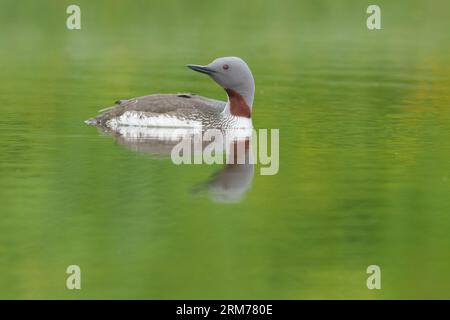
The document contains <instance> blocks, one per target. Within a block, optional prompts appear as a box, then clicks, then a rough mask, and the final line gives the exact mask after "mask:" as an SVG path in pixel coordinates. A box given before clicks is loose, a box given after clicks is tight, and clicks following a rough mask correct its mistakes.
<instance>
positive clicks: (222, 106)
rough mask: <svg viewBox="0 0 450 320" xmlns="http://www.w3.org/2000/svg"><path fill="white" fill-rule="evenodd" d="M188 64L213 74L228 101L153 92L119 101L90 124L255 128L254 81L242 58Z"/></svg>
mask: <svg viewBox="0 0 450 320" xmlns="http://www.w3.org/2000/svg"><path fill="white" fill-rule="evenodd" d="M188 67H189V68H191V69H193V70H195V71H198V72H201V73H206V74H208V75H210V76H211V78H212V79H213V80H214V81H216V82H217V83H218V84H219V85H221V86H222V87H223V88H224V89H225V91H226V92H227V95H228V101H227V102H225V101H219V100H215V99H209V98H205V97H201V96H197V95H193V94H190V93H182V94H152V95H147V96H142V97H137V98H132V99H128V100H119V101H117V102H116V104H115V105H113V106H112V107H109V108H106V109H103V110H101V112H102V113H101V114H100V115H98V116H97V117H95V118H92V119H89V120H87V121H86V123H88V124H91V125H96V126H100V127H105V128H109V129H113V130H114V129H117V128H118V127H120V126H139V127H142V126H145V127H165V128H202V129H212V128H215V129H236V128H247V129H248V128H251V127H252V121H251V108H252V103H253V94H254V82H253V76H252V74H251V72H250V69H249V68H248V66H247V64H246V63H245V62H244V61H243V60H242V59H240V58H236V57H227V58H219V59H216V60H214V61H213V62H212V63H211V64H209V65H208V66H198V65H188Z"/></svg>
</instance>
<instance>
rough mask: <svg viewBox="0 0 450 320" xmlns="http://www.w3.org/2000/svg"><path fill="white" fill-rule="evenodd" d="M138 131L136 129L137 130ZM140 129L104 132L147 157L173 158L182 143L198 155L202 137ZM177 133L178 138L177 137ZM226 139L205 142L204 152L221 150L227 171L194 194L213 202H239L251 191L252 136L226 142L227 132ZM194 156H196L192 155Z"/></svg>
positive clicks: (203, 183) (184, 132)
mask: <svg viewBox="0 0 450 320" xmlns="http://www.w3.org/2000/svg"><path fill="white" fill-rule="evenodd" d="M135 129H136V128H135ZM159 130H160V128H146V127H140V128H139V130H134V131H133V132H132V133H130V132H129V131H122V132H119V131H113V130H105V131H104V132H105V133H108V134H110V135H111V136H112V137H113V138H114V139H115V140H116V141H117V142H118V143H119V144H121V145H123V146H125V147H126V148H128V149H130V150H132V151H135V152H143V153H148V154H151V155H153V156H166V157H168V156H170V154H171V152H172V150H173V148H174V147H175V146H176V145H177V144H179V143H180V141H182V140H183V139H188V141H190V142H191V143H192V144H191V148H190V150H191V151H193V152H194V151H195V150H196V149H195V147H194V139H195V138H194V137H195V136H196V135H198V134H201V132H200V133H193V132H191V131H185V130H184V129H182V130H180V131H177V130H173V131H172V132H171V133H172V135H170V134H169V133H168V132H166V131H165V129H161V130H162V131H159ZM175 133H177V134H175ZM222 133H223V136H224V137H225V138H224V139H223V140H222V141H215V140H213V141H212V142H211V141H204V140H203V141H202V144H201V150H197V151H200V152H203V151H204V150H205V148H207V147H208V148H209V147H211V144H214V147H215V149H216V150H221V151H222V152H223V153H224V154H226V158H225V159H224V163H225V164H224V167H223V168H222V169H220V170H218V171H217V172H216V173H214V174H213V175H212V176H211V177H210V178H209V179H208V181H205V182H202V183H200V184H198V185H197V186H195V187H194V192H195V193H201V192H203V191H207V192H208V193H209V194H210V195H211V197H212V199H213V200H215V201H218V202H238V201H239V200H240V199H241V198H242V197H243V196H244V194H245V192H246V191H247V190H248V189H249V188H250V187H251V184H252V181H253V172H254V164H253V153H252V146H251V145H252V141H251V136H247V137H244V136H242V135H240V136H239V137H236V135H235V134H229V135H228V136H231V137H230V138H229V139H227V138H226V137H227V132H226V131H224V132H222ZM193 156H195V154H194V155H193Z"/></svg>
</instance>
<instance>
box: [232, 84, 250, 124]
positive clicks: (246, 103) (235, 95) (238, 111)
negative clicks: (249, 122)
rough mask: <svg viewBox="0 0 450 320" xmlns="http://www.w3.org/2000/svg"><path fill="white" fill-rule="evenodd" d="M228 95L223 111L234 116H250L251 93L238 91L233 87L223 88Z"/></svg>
mask: <svg viewBox="0 0 450 320" xmlns="http://www.w3.org/2000/svg"><path fill="white" fill-rule="evenodd" d="M225 91H226V92H227V95H228V102H227V105H226V106H225V112H226V113H228V114H231V115H233V116H236V117H244V118H251V117H252V104H253V93H245V92H244V93H240V92H238V91H236V90H233V89H225Z"/></svg>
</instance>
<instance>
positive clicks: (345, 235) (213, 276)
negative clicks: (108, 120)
mask: <svg viewBox="0 0 450 320" xmlns="http://www.w3.org/2000/svg"><path fill="white" fill-rule="evenodd" d="M297 2H298V1H287V2H286V3H285V4H283V5H281V4H280V3H278V2H277V1H272V2H267V3H262V2H260V1H258V2H256V1H245V2H242V1H236V2H233V1H226V2H223V3H222V4H208V6H207V7H205V4H204V3H203V2H201V1H192V2H191V1H190V2H189V4H188V3H184V2H181V1H164V3H149V2H148V1H145V2H144V1H141V2H137V1H136V2H133V3H127V2H125V1H114V2H111V3H110V2H109V1H108V2H107V1H95V3H92V1H87V0H83V1H77V3H79V5H80V6H81V9H82V30H79V31H69V30H67V29H66V28H65V19H66V17H67V15H66V14H65V9H66V6H67V3H64V2H61V3H60V2H59V1H58V2H56V1H39V2H37V1H21V2H20V4H19V3H18V2H15V1H5V0H1V2H0V35H1V39H2V45H1V46H0V88H1V89H0V111H1V117H0V135H1V139H0V177H1V178H0V190H1V191H0V208H1V213H0V217H1V219H0V298H289V299H298V298H420V297H429V298H450V273H449V272H448V271H449V268H450V250H449V246H450V232H449V230H450V148H449V143H448V142H449V139H450V133H449V132H450V130H449V128H450V110H449V106H450V67H449V66H450V36H449V33H448V30H449V27H450V23H449V22H448V21H449V20H448V16H447V14H448V12H450V4H449V2H448V1H432V2H427V1H406V0H405V1H396V3H395V4H393V3H391V2H388V1H378V2H377V3H378V4H379V5H380V6H381V8H382V28H383V29H382V30H380V31H368V30H367V28H366V27H365V19H366V17H367V15H366V13H365V9H366V7H367V5H368V3H367V4H366V3H363V2H361V1H339V2H337V1H310V2H309V3H305V4H298V3H297ZM305 2H306V1H305ZM226 55H237V56H241V57H243V58H244V59H245V60H246V61H247V62H248V64H249V65H250V67H251V68H252V71H253V74H254V76H255V79H256V95H255V104H254V120H253V123H254V125H255V127H257V128H279V129H280V149H281V150H280V171H279V173H278V174H277V175H275V176H261V175H259V166H257V168H256V170H255V175H254V177H253V182H252V186H251V188H250V189H249V190H248V191H247V193H246V194H245V195H244V196H243V198H242V199H241V201H239V202H236V203H223V202H217V201H214V200H213V199H212V198H211V197H210V196H209V195H208V194H207V193H195V192H193V190H194V189H195V187H196V186H197V185H199V184H202V183H204V182H205V181H206V180H208V178H209V177H210V176H211V175H212V174H214V172H216V171H217V170H219V169H220V166H207V165H200V166H175V165H173V164H172V162H171V161H170V159H167V158H161V157H155V156H151V155H149V154H146V153H139V152H134V151H132V150H130V149H129V148H126V147H124V146H123V145H121V144H120V143H118V142H117V141H116V140H114V139H112V137H110V136H108V135H104V134H101V133H100V132H98V131H97V130H96V129H95V128H93V127H89V126H86V125H85V124H84V123H83V121H84V120H85V119H87V118H89V117H91V116H93V115H95V114H96V112H97V110H98V109H100V108H102V107H105V106H108V105H110V104H111V102H112V101H115V100H117V99H120V98H129V97H134V96H139V95H144V94H148V93H153V92H194V93H198V94H202V95H205V96H210V97H214V98H218V99H225V94H224V92H223V91H222V90H221V89H220V88H218V87H217V86H216V85H215V84H214V83H213V82H212V81H211V80H209V79H207V78H206V77H204V76H201V75H199V74H196V73H194V72H192V71H188V70H187V69H186V68H185V67H184V65H185V64H186V63H199V64H204V63H208V62H209V61H211V60H212V59H213V58H215V57H218V56H226ZM70 264H77V265H79V266H80V267H81V270H82V290H80V291H75V292H74V291H69V290H67V289H66V288H65V281H66V276H67V275H66V273H65V270H66V268H67V266H68V265H70ZM371 264H377V265H379V266H380V267H381V269H382V290H380V291H376V292H375V291H371V290H368V289H367V287H366V278H367V274H366V268H367V266H368V265H371Z"/></svg>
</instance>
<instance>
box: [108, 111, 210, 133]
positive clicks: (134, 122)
mask: <svg viewBox="0 0 450 320" xmlns="http://www.w3.org/2000/svg"><path fill="white" fill-rule="evenodd" d="M106 124H107V126H108V127H110V128H111V129H117V128H118V127H120V126H137V127H166V128H201V127H202V123H201V121H195V120H186V119H180V118H176V117H173V116H168V115H165V114H162V115H158V116H152V117H149V116H148V115H146V114H145V112H139V111H126V112H124V113H123V114H122V115H121V116H120V117H117V118H113V119H111V120H109V121H108V122H107V123H106Z"/></svg>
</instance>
